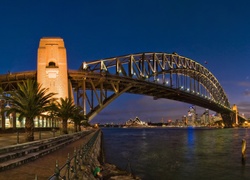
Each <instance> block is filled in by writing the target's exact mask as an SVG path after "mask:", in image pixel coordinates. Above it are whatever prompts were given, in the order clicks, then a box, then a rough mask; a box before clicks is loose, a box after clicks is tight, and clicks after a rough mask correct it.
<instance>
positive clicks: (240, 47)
mask: <svg viewBox="0 0 250 180" xmlns="http://www.w3.org/2000/svg"><path fill="white" fill-rule="evenodd" d="M249 7H250V1H247V0H239V1H232V0H216V1H214V0H207V1H206V0H204V1H201V0H188V1H187V0H172V1H168V0H91V1H90V0H89V1H87V0H85V1H79V0H67V1H66V0H43V1H35V0H22V1H19V0H12V1H9V0H1V1H0V60H1V66H0V67H1V68H0V74H5V73H7V72H8V71H11V72H20V71H28V70H36V60H37V49H38V45H39V41H40V39H41V38H42V37H61V38H63V39H64V42H65V46H66V50H67V60H68V68H69V69H78V68H79V67H80V65H81V63H82V62H83V61H91V60H98V59H102V58H108V57H115V56H120V55H126V54H133V53H140V52H165V53H172V52H177V53H178V54H179V55H182V56H185V57H188V58H190V59H193V60H195V61H197V62H199V63H201V64H202V65H204V66H205V67H207V68H208V69H209V70H210V71H211V72H212V73H213V74H214V75H215V77H216V78H217V79H218V81H219V82H220V84H221V85H222V87H223V88H224V90H225V92H226V94H227V96H228V99H229V102H230V103H231V105H233V104H236V105H237V106H238V108H239V111H240V113H244V114H245V116H246V117H250V96H249V95H250V78H249V77H250V70H249V68H250V61H249V57H250V50H249V49H250V11H249ZM205 62H207V63H205ZM189 106H190V104H185V103H180V102H176V101H171V100H166V99H160V100H153V98H152V97H147V96H141V95H131V94H124V95H122V96H120V97H119V98H118V99H117V100H116V101H114V102H112V103H111V104H110V105H109V106H108V107H107V108H106V109H104V110H103V111H102V112H101V113H100V114H99V115H98V116H96V118H95V119H94V120H93V122H114V123H119V122H125V121H126V120H128V119H129V118H135V117H136V116H138V117H139V118H141V119H142V120H144V121H158V122H159V121H160V120H161V119H162V118H163V120H164V121H165V120H168V119H176V118H178V119H180V118H181V116H183V115H184V114H187V111H188V109H189ZM197 110H198V111H201V112H203V111H204V108H199V107H197Z"/></svg>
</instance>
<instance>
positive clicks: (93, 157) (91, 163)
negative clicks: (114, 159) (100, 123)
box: [82, 133, 140, 180]
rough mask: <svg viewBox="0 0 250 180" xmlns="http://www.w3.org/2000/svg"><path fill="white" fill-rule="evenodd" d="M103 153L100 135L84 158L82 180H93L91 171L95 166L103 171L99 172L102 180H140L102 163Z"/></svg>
mask: <svg viewBox="0 0 250 180" xmlns="http://www.w3.org/2000/svg"><path fill="white" fill-rule="evenodd" d="M104 159H105V158H104V153H103V147H102V133H100V135H99V137H98V138H97V140H96V143H95V144H94V145H93V148H92V150H91V152H90V154H89V157H88V158H86V165H85V166H83V168H82V175H83V176H82V179H83V180H92V179H93V180H94V179H96V178H95V177H94V176H93V170H94V168H95V167H96V166H100V165H101V166H102V167H103V171H102V172H101V173H102V175H103V179H104V180H118V179H119V180H121V179H122V180H140V178H139V177H137V176H134V175H132V174H130V173H129V172H127V171H124V170H121V169H119V168H118V167H117V166H115V165H113V164H109V163H105V162H104Z"/></svg>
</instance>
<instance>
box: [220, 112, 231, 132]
mask: <svg viewBox="0 0 250 180" xmlns="http://www.w3.org/2000/svg"><path fill="white" fill-rule="evenodd" d="M221 117H222V120H223V123H224V124H225V127H226V128H232V127H233V114H232V113H221Z"/></svg>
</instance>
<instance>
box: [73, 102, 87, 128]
mask: <svg viewBox="0 0 250 180" xmlns="http://www.w3.org/2000/svg"><path fill="white" fill-rule="evenodd" d="M84 117H85V116H84V114H83V111H82V108H81V107H80V106H78V107H76V108H75V110H74V114H73V117H72V120H73V121H74V128H75V132H77V131H81V122H82V121H83V120H84Z"/></svg>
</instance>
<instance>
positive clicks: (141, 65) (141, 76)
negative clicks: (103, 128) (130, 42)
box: [69, 52, 231, 119]
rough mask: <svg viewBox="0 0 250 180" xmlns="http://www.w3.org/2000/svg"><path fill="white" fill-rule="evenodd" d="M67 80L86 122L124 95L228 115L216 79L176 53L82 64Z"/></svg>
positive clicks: (146, 54)
mask: <svg viewBox="0 0 250 180" xmlns="http://www.w3.org/2000/svg"><path fill="white" fill-rule="evenodd" d="M69 76H70V79H71V82H72V84H73V87H75V89H76V90H77V92H78V93H77V94H78V95H77V97H78V103H79V104H81V105H82V106H83V107H84V108H85V113H86V116H87V118H88V119H92V118H93V117H94V116H95V115H96V114H97V113H98V112H100V111H101V110H102V109H103V108H105V107H106V106H107V105H108V104H109V103H110V102H111V101H113V100H114V99H115V98H117V97H118V96H120V95H121V94H122V93H125V92H127V93H134V94H143V95H149V96H153V97H154V98H155V99H157V98H166V99H173V100H177V101H182V102H187V103H191V104H196V105H198V106H201V107H204V108H208V109H211V110H214V111H216V112H231V108H230V103H229V101H228V98H227V96H226V93H225V92H224V90H223V88H222V86H221V85H220V83H219V81H218V80H217V78H216V77H215V76H214V75H213V74H212V73H211V72H210V71H209V70H208V69H207V68H206V67H204V66H202V65H201V64H200V63H198V62H196V61H194V60H192V59H189V58H186V57H183V56H180V55H178V54H176V53H173V54H167V53H154V52H152V53H138V54H130V55H124V56H118V57H112V58H106V59H101V60H95V61H90V62H83V63H82V65H81V66H80V68H79V70H78V71H69ZM86 90H90V91H91V93H90V94H91V97H90V96H89V97H88V94H87V93H86ZM112 92H113V93H112ZM108 94H109V95H108ZM93 99H96V100H93ZM95 103H96V105H94V104H95ZM87 104H88V105H87ZM87 106H88V107H89V108H88V109H87Z"/></svg>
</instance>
